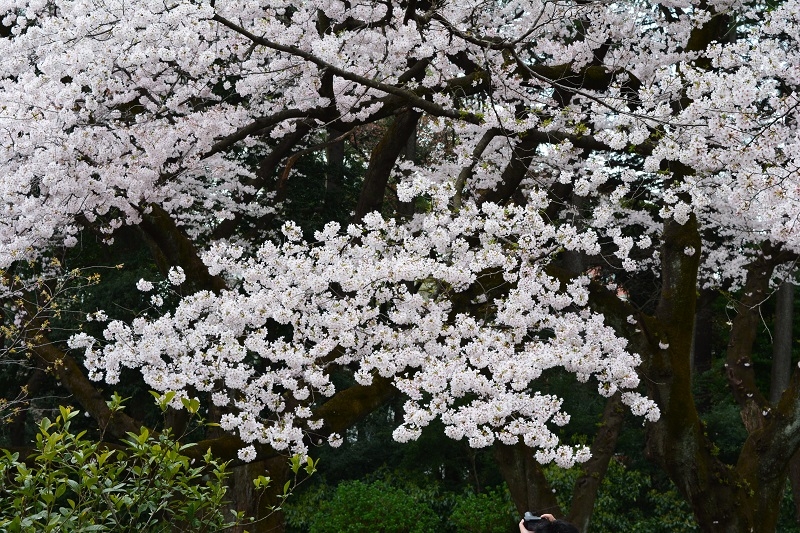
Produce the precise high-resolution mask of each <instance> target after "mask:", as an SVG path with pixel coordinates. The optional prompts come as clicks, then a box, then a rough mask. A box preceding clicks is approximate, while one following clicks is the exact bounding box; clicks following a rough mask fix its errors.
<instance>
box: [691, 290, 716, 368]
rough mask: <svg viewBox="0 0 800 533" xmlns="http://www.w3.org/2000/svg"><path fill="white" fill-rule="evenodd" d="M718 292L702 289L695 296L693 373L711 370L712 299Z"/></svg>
mask: <svg viewBox="0 0 800 533" xmlns="http://www.w3.org/2000/svg"><path fill="white" fill-rule="evenodd" d="M718 294H719V293H717V291H714V290H709V289H703V290H701V291H700V296H699V297H698V298H697V312H696V313H695V318H694V334H693V337H692V371H693V372H694V373H699V372H706V371H708V370H711V363H712V359H713V354H712V348H713V342H712V341H713V326H714V309H713V305H714V301H715V300H716V299H717V296H718Z"/></svg>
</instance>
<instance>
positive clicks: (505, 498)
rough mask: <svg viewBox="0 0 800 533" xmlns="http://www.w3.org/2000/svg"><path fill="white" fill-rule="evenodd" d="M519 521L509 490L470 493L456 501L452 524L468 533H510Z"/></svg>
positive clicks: (500, 489)
mask: <svg viewBox="0 0 800 533" xmlns="http://www.w3.org/2000/svg"><path fill="white" fill-rule="evenodd" d="M518 521H519V518H517V511H516V509H515V508H514V503H513V502H512V501H511V495H510V494H509V492H508V489H507V488H505V486H503V487H502V488H496V489H490V490H489V491H488V492H483V493H481V494H475V493H474V492H472V491H469V492H467V493H465V494H463V495H461V496H460V497H458V498H457V499H456V504H455V506H454V507H453V511H452V514H451V515H450V523H451V524H452V525H453V526H455V527H456V530H457V531H464V532H467V533H508V532H509V531H513V530H514V525H515V524H516V523H517V522H518Z"/></svg>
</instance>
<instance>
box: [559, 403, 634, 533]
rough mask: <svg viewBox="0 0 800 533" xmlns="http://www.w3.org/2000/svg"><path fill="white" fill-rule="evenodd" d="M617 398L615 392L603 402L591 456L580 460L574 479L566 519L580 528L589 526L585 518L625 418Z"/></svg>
mask: <svg viewBox="0 0 800 533" xmlns="http://www.w3.org/2000/svg"><path fill="white" fill-rule="evenodd" d="M621 398H622V397H621V395H620V393H619V392H617V393H616V394H614V396H612V397H611V398H609V399H608V402H606V407H605V410H604V411H603V420H602V422H601V425H600V429H599V430H598V432H597V435H595V437H594V441H593V442H592V457H591V459H589V460H588V461H587V462H586V463H584V464H583V466H582V473H581V476H580V477H579V478H578V479H576V480H575V486H574V488H573V491H572V503H571V505H570V508H569V515H568V520H569V521H570V522H572V523H573V524H575V526H576V527H577V528H578V529H579V530H580V531H588V530H589V519H590V518H591V517H592V511H593V510H594V503H595V501H596V500H597V491H598V490H599V489H600V484H601V483H602V482H603V478H605V475H606V471H607V470H608V463H609V462H610V460H611V457H612V456H613V455H614V449H615V448H616V446H617V437H619V432H620V429H621V428H622V422H623V420H624V418H625V411H624V408H623V405H622V399H621Z"/></svg>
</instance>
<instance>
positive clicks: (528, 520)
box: [522, 511, 542, 531]
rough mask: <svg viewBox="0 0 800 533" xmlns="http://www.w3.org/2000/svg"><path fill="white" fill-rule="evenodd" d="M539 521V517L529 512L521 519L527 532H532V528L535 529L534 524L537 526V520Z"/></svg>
mask: <svg viewBox="0 0 800 533" xmlns="http://www.w3.org/2000/svg"><path fill="white" fill-rule="evenodd" d="M541 519H542V517H541V516H536V515H534V514H533V513H531V512H530V511H526V512H525V516H523V517H522V523H523V525H524V526H525V529H527V530H528V531H533V530H534V528H535V527H536V524H538V523H539V520H541Z"/></svg>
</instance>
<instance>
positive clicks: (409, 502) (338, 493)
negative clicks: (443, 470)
mask: <svg viewBox="0 0 800 533" xmlns="http://www.w3.org/2000/svg"><path fill="white" fill-rule="evenodd" d="M309 521H310V523H311V528H310V529H311V533H329V532H331V531H336V532H338V533H428V532H431V533H432V532H436V531H438V526H439V519H438V517H437V516H436V514H435V513H434V512H433V510H432V509H431V507H430V506H429V505H428V504H427V503H424V502H422V501H420V500H419V499H417V498H415V497H414V495H412V494H409V493H408V492H407V491H404V490H402V489H400V488H397V487H394V486H392V485H390V484H388V483H386V482H385V481H374V482H372V483H364V482H361V481H345V482H342V483H340V484H339V485H338V486H337V487H336V489H335V490H334V492H333V495H332V497H331V498H330V499H329V500H324V501H322V502H321V503H320V506H319V508H318V509H317V510H316V512H314V513H313V515H312V516H311V518H310V520H309Z"/></svg>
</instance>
